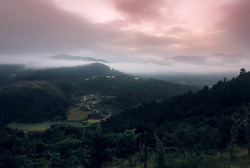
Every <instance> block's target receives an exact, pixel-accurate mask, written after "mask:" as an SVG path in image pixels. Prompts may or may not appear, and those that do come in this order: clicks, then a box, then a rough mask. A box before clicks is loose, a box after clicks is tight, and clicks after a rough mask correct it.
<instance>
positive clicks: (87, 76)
mask: <svg viewBox="0 0 250 168" xmlns="http://www.w3.org/2000/svg"><path fill="white" fill-rule="evenodd" d="M0 70H1V71H0V75H1V76H0V77H1V84H2V85H0V86H1V88H0V104H1V105H2V106H1V109H0V118H1V121H2V122H1V123H2V125H3V124H5V123H7V122H10V121H18V122H37V121H44V120H51V119H53V118H54V117H55V116H61V118H63V119H65V116H66V112H67V110H68V107H69V106H70V105H74V103H77V101H78V102H79V101H80V99H81V97H83V96H85V95H90V94H96V95H100V96H110V97H112V101H108V102H105V103H106V104H107V103H111V106H115V109H116V110H117V111H121V110H122V109H125V108H129V107H132V106H138V105H140V104H141V103H142V102H150V101H152V100H157V101H162V100H164V99H166V98H170V97H172V96H175V95H178V94H182V93H184V92H187V91H188V90H193V91H196V90H197V89H196V88H195V87H191V86H184V85H178V84H173V83H170V82H165V81H161V80H144V79H138V78H136V77H133V76H131V75H128V74H124V73H122V72H119V71H117V70H114V69H111V68H110V67H108V66H106V65H103V64H99V63H95V64H90V65H83V66H76V67H62V68H50V69H41V70H34V69H26V68H25V67H24V66H21V65H18V66H17V65H15V66H14V65H13V66H11V65H8V66H7V65H3V66H1V67H0ZM73 100H74V101H73ZM75 100H77V101H75Z"/></svg>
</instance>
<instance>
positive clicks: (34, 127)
mask: <svg viewBox="0 0 250 168" xmlns="http://www.w3.org/2000/svg"><path fill="white" fill-rule="evenodd" d="M56 123H57V122H50V121H48V122H41V123H32V124H23V123H14V122H12V123H9V124H8V125H7V127H9V128H12V129H19V130H24V131H27V132H30V131H32V132H33V131H34V132H43V131H45V130H46V129H48V128H50V126H51V125H53V124H56Z"/></svg>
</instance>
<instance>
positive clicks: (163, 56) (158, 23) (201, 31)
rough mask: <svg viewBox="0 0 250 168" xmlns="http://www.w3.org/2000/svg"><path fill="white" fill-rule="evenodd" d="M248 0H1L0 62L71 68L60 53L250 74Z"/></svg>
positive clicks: (142, 65) (154, 69) (169, 68)
mask: <svg viewBox="0 0 250 168" xmlns="http://www.w3.org/2000/svg"><path fill="white" fill-rule="evenodd" d="M249 16H250V0H219V1H212V0H202V1H201V0H0V63H25V64H27V65H29V66H33V67H53V66H72V65H79V64H83V63H84V62H81V61H59V60H51V59H49V56H52V55H57V54H62V53H67V54H70V55H77V56H85V57H86V56H87V57H94V58H98V59H104V60H107V61H109V62H111V63H110V64H109V66H111V67H114V68H116V69H119V70H121V71H124V72H130V73H131V72H144V73H158V72H161V73H164V72H166V73H167V72H198V73H216V72H237V73H238V72H239V69H240V68H242V67H244V68H246V70H248V69H250V64H249V63H250V59H249V58H250V47H249V46H250V19H249Z"/></svg>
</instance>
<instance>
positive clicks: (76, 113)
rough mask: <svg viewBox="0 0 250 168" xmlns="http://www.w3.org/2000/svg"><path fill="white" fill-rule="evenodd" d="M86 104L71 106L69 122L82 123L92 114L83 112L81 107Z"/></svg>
mask: <svg viewBox="0 0 250 168" xmlns="http://www.w3.org/2000/svg"><path fill="white" fill-rule="evenodd" d="M84 105H85V103H83V102H82V103H78V104H76V105H75V106H71V107H70V108H69V114H68V116H67V117H68V121H82V120H85V119H87V118H88V115H89V114H91V112H90V111H83V110H81V107H82V106H84Z"/></svg>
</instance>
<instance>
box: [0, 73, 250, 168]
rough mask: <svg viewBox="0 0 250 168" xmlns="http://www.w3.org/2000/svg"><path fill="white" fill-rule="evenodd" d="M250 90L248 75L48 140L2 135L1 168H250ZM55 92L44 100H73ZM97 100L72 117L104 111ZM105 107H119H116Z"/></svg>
mask: <svg viewBox="0 0 250 168" xmlns="http://www.w3.org/2000/svg"><path fill="white" fill-rule="evenodd" d="M101 81H105V80H101ZM109 82H111V83H112V82H114V81H109V80H108V83H109ZM116 82H117V81H116ZM133 82H134V81H133ZM94 83H95V82H94ZM104 83H105V82H104ZM142 83H143V82H142ZM40 84H41V83H40ZM40 84H39V85H36V88H35V89H39V90H40V92H41V90H43V89H44V85H43V87H41V86H40ZM92 84H93V83H92ZM96 84H97V83H96ZM32 86H33V84H32ZM45 86H46V84H45ZM120 86H121V85H120ZM139 86H140V85H139ZM153 86H154V85H153ZM249 86H250V73H249V72H248V73H247V72H245V70H244V69H241V73H240V75H239V76H238V77H236V78H233V79H232V80H230V81H227V80H226V79H224V80H223V81H219V82H218V83H217V84H216V85H214V86H213V87H211V88H209V87H207V86H205V87H204V88H203V89H202V90H200V91H198V92H197V93H193V92H191V91H189V92H187V93H185V94H183V95H179V96H175V97H173V98H168V99H166V100H165V101H151V102H145V103H143V104H141V105H140V106H139V107H134V108H127V109H126V110H123V111H122V112H120V113H116V114H113V115H111V116H109V117H108V118H107V120H106V121H101V122H100V123H99V122H96V120H93V122H88V123H85V125H84V126H83V127H74V126H71V125H69V124H65V123H64V122H61V123H57V124H55V125H52V126H51V127H50V128H49V129H47V130H46V131H45V132H43V133H39V132H35V133H27V132H24V131H20V130H18V129H10V128H2V129H1V130H0V167H10V168H11V167H31V168H35V167H53V168H57V167H58V168H59V167H60V168H61V167H66V168H70V167H83V168H115V167H116V168H118V167H120V168H123V167H124V168H127V167H133V168H136V167H138V168H139V167H144V168H145V167H147V168H249V165H250V157H249V153H250V104H249V103H250V88H249ZM37 87H38V88H37ZM78 87H79V86H77V88H78ZM85 87H86V85H84V86H83V88H85ZM96 87H97V86H96ZM136 87H137V85H136ZM136 87H135V88H136ZM80 88H81V87H80ZM87 88H88V87H87ZM32 89H33V88H32ZM20 90H22V89H20ZM52 90H53V91H52V92H48V93H47V92H43V94H45V93H46V94H49V93H51V95H50V96H49V97H50V98H52V99H54V98H57V97H58V96H59V97H60V96H62V97H66V99H67V93H65V92H63V93H64V94H63V95H62V92H60V90H57V89H52ZM80 90H81V89H80ZM81 91H84V89H83V90H81ZM40 92H37V93H40ZM124 93H125V92H124ZM43 94H41V95H43ZM72 94H73V93H72ZM81 94H82V93H80V95H81ZM3 95H4V94H3ZM73 95H74V94H73ZM145 95H146V94H145ZM32 96H33V95H32ZM54 96H55V97H54ZM9 97H10V96H9ZM62 97H60V98H62ZM90 97H91V96H87V97H83V99H82V100H83V101H82V100H81V101H80V102H79V101H76V102H77V104H76V105H77V106H72V107H74V108H72V110H73V111H75V112H79V111H81V110H82V111H84V110H90V109H91V108H92V107H95V106H94V104H95V105H96V104H98V107H99V105H100V107H101V105H103V104H102V103H101V101H100V100H99V99H98V100H97V98H100V97H99V96H97V97H95V96H93V97H91V101H92V98H93V101H95V103H94V102H92V103H90ZM117 97H118V96H117ZM11 98H12V97H11ZM33 98H34V100H37V99H35V97H33ZM110 98H113V96H110ZM94 99H96V100H94ZM4 100H5V99H3V98H2V101H4ZM12 100H13V101H14V100H15V99H14V98H12ZM19 100H21V99H19ZM34 100H32V101H34ZM59 100H60V99H59ZM59 100H58V101H57V103H58V102H60V101H59ZM71 100H73V101H75V100H76V99H71ZM84 100H88V101H87V102H85V103H83V104H85V105H86V107H84V108H82V107H80V108H79V106H78V105H80V104H81V102H84ZM127 100H128V99H127ZM44 101H45V102H46V101H47V100H46V99H44ZM106 101H107V102H112V103H114V102H113V99H112V101H110V99H107V100H106ZM39 102H40V101H37V103H38V104H39ZM65 102H67V101H65ZM122 102H124V104H126V101H120V103H122ZM99 103H100V104H99ZM92 105H93V106H92ZM58 106H60V105H58ZM90 106H91V108H90ZM16 107H17V106H16ZM21 107H22V106H21ZM26 107H28V106H26ZM49 107H50V106H49ZM60 107H61V106H60ZM103 107H106V106H105V104H104V106H103ZM17 109H18V108H14V107H13V110H17ZM19 110H20V109H19ZM38 112H39V111H38ZM52 112H53V111H52ZM24 114H25V113H24ZM38 114H40V113H38ZM41 114H42V113H41ZM19 115H20V114H19ZM27 117H28V116H27Z"/></svg>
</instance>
